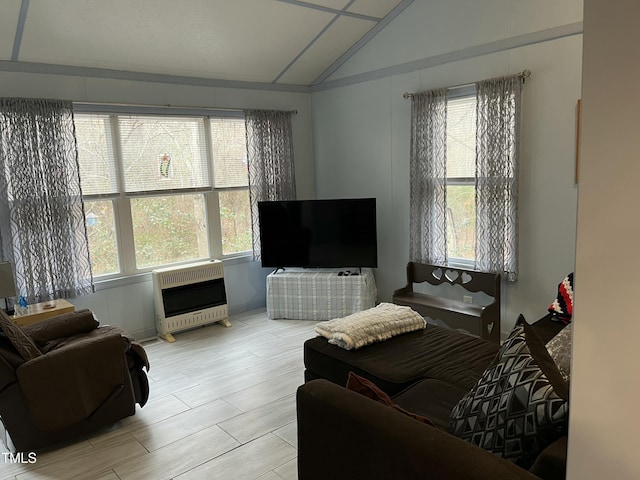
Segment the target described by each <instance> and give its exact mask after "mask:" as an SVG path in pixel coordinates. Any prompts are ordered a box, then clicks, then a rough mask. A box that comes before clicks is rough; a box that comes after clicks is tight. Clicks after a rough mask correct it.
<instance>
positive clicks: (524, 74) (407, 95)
mask: <svg viewBox="0 0 640 480" xmlns="http://www.w3.org/2000/svg"><path fill="white" fill-rule="evenodd" d="M517 76H518V77H520V80H522V83H524V82H525V80H526V79H527V78H529V77H530V76H531V70H523V71H522V72H520V73H518V74H517ZM471 85H473V83H463V84H460V85H454V86H453V87H447V89H451V88H461V87H469V86H471ZM414 95H415V94H413V93H410V92H404V93H403V94H402V98H411V97H413V96H414Z"/></svg>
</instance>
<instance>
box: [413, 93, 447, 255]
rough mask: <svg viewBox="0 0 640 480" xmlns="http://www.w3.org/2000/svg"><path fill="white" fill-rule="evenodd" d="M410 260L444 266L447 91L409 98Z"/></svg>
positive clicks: (420, 94) (445, 242)
mask: <svg viewBox="0 0 640 480" xmlns="http://www.w3.org/2000/svg"><path fill="white" fill-rule="evenodd" d="M409 168H410V211H409V217H410V225H411V227H410V233H409V242H410V245H409V256H410V259H411V260H412V261H414V262H420V263H429V264H435V265H445V264H446V262H447V260H448V259H447V215H446V205H447V182H446V179H447V89H439V90H431V91H428V92H422V93H416V94H413V95H412V97H411V157H410V167H409Z"/></svg>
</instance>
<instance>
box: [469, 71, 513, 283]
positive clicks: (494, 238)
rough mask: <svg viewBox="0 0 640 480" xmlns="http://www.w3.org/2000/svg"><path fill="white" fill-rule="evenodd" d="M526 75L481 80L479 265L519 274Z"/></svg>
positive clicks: (510, 277)
mask: <svg viewBox="0 0 640 480" xmlns="http://www.w3.org/2000/svg"><path fill="white" fill-rule="evenodd" d="M522 84H523V79H522V75H512V76H508V77H500V78H493V79H489V80H484V81H482V82H478V83H477V84H476V92H477V93H476V95H477V130H476V135H477V137H476V215H477V218H476V255H475V256H476V265H475V266H476V269H478V270H482V271H485V272H503V274H504V276H505V278H506V279H507V280H509V281H515V280H517V278H518V157H519V153H520V144H519V139H520V111H521V96H522V95H521V94H522Z"/></svg>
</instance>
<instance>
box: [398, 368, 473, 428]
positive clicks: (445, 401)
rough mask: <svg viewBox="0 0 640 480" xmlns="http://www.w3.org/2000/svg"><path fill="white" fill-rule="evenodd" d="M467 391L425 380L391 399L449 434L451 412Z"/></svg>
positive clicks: (445, 383)
mask: <svg viewBox="0 0 640 480" xmlns="http://www.w3.org/2000/svg"><path fill="white" fill-rule="evenodd" d="M466 393H467V390H464V389H462V388H459V387H456V386H455V385H451V384H450V383H448V382H444V381H442V380H436V379H434V378H427V379H425V380H421V381H419V382H418V383H416V384H415V385H412V386H411V387H409V388H407V389H406V390H403V391H402V392H400V393H398V394H397V395H395V396H394V397H393V401H394V402H396V403H397V404H398V405H400V406H401V407H402V408H404V409H406V410H409V411H410V412H414V413H416V414H418V415H422V416H423V417H426V418H429V419H430V420H431V421H432V422H433V424H434V426H436V427H438V428H439V429H440V430H444V431H446V432H449V417H450V416H451V410H453V407H455V406H456V404H457V403H458V402H459V401H460V399H461V398H462V397H464V396H465V395H466Z"/></svg>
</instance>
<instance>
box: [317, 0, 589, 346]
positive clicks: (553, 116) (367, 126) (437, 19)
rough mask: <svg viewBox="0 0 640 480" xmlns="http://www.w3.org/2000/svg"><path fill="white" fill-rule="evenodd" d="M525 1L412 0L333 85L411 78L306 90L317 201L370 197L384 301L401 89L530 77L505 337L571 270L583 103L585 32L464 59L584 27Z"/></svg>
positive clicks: (394, 251) (395, 211)
mask: <svg viewBox="0 0 640 480" xmlns="http://www.w3.org/2000/svg"><path fill="white" fill-rule="evenodd" d="M533 3H534V2H527V1H525V0H518V1H511V0H492V1H490V2H489V1H487V2H472V1H469V0H439V1H435V2H426V1H420V0H417V1H416V2H414V3H413V4H412V5H411V6H409V7H408V8H407V9H406V10H405V11H404V12H403V13H402V14H401V15H400V16H399V17H398V18H396V19H395V20H394V21H393V22H392V23H391V24H390V25H388V26H387V27H386V28H385V29H384V30H383V31H382V32H381V33H380V34H378V35H377V36H376V37H374V39H373V40H372V41H371V42H369V44H367V45H366V46H365V47H364V48H363V49H362V50H361V51H360V52H358V53H357V54H356V55H355V56H354V57H353V58H352V59H351V60H350V61H349V62H347V64H345V65H344V67H342V68H341V69H340V70H339V71H337V72H336V74H335V75H334V76H333V77H332V78H331V79H330V80H331V81H338V82H339V81H345V79H346V81H347V82H349V80H350V79H351V80H353V79H354V78H356V79H361V78H363V76H364V77H366V75H367V73H366V72H368V71H369V72H372V71H374V72H375V71H377V72H379V71H380V69H388V68H389V67H393V66H394V65H400V66H401V67H402V72H405V71H406V72H408V73H393V71H391V74H390V75H385V76H383V77H382V78H375V79H372V80H369V81H361V82H359V83H355V84H351V85H346V86H339V87H337V88H331V89H326V90H324V91H317V92H314V93H313V94H312V116H313V138H314V156H315V163H316V176H315V178H316V193H317V196H318V198H331V197H356V196H373V197H376V198H377V200H378V210H379V212H378V222H379V228H378V232H379V233H378V242H379V252H378V254H379V268H378V269H377V271H376V282H377V284H378V291H379V300H383V301H389V300H390V299H391V294H392V292H393V290H394V289H395V288H399V287H400V286H402V285H403V284H404V281H405V279H404V266H405V264H406V262H407V261H408V256H409V253H408V250H409V247H408V245H409V132H410V108H411V106H410V101H409V100H405V99H404V98H403V96H402V94H403V92H416V91H421V90H427V89H430V88H438V87H446V86H452V85H458V84H464V83H470V82H474V81H476V80H481V79H484V78H490V77H494V76H498V75H506V74H511V73H516V72H520V71H522V70H524V69H530V70H531V71H532V76H531V78H530V79H529V80H528V81H527V83H526V85H525V87H524V92H523V119H522V144H521V183H520V198H521V203H520V216H521V224H520V250H521V255H520V279H519V281H518V282H517V284H515V285H510V286H508V287H507V288H506V290H505V292H504V296H503V299H504V305H505V307H504V308H503V322H502V331H503V333H504V332H508V331H509V330H510V329H511V328H512V326H513V324H514V322H515V319H516V318H517V315H518V314H519V313H523V314H524V315H525V316H526V317H527V318H528V319H530V320H535V319H537V318H539V317H541V316H542V315H543V314H544V313H546V309H547V307H548V306H549V304H550V303H551V300H552V299H553V297H554V296H555V293H556V288H557V284H558V283H559V282H560V281H561V280H562V279H563V278H564V276H565V275H566V274H568V273H569V272H571V271H573V268H574V255H575V223H576V202H577V199H576V197H577V187H576V185H575V183H574V158H575V108H576V102H577V99H578V98H579V97H580V85H581V55H582V36H581V35H579V34H578V35H570V36H566V37H563V38H558V39H556V40H553V41H546V42H542V43H533V44H531V45H528V46H521V47H519V48H513V49H507V50H504V51H499V52H496V53H491V54H484V55H476V56H471V57H470V58H468V57H469V51H470V49H471V50H472V51H474V52H480V51H482V48H478V47H479V46H480V47H482V46H488V47H491V46H492V45H493V47H495V44H496V42H500V41H503V40H505V39H507V40H508V39H513V38H515V39H517V40H519V41H520V40H524V41H525V43H526V40H527V39H529V40H530V39H533V38H536V39H539V38H540V37H544V36H545V34H544V33H543V34H539V32H540V31H544V30H548V29H560V30H562V28H563V26H565V25H572V24H575V23H576V22H580V21H581V20H582V8H581V7H582V2H581V1H566V2H555V1H551V0H548V1H544V2H535V7H534V6H533ZM549 35H552V34H551V33H550V34H549ZM536 41H537V40H536ZM503 43H504V42H503ZM421 56H422V57H421ZM463 57H464V59H463V60H459V61H454V60H455V59H457V58H463ZM443 58H444V62H445V63H442V61H443V60H442V59H443ZM436 60H437V61H436ZM407 62H414V64H415V63H421V64H424V63H425V62H426V63H429V62H431V63H432V64H434V66H429V68H423V69H421V70H415V71H410V70H406V69H405V67H406V66H407ZM438 62H440V63H441V64H439V65H436V63H438ZM391 70H393V69H392V68H391ZM387 71H388V70H387ZM398 71H400V70H398ZM354 76H355V77H354Z"/></svg>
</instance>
